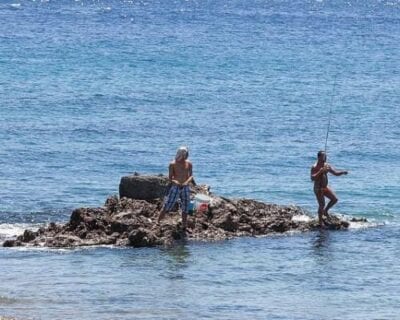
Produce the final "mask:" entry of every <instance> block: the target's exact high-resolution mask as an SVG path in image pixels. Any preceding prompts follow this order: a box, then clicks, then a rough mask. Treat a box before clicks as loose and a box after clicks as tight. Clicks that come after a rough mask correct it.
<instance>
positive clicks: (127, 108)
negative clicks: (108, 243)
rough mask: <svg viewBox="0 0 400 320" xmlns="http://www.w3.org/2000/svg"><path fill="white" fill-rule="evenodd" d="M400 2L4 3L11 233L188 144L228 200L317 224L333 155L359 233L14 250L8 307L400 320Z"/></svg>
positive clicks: (41, 311)
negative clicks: (325, 161)
mask: <svg viewBox="0 0 400 320" xmlns="http://www.w3.org/2000/svg"><path fill="white" fill-rule="evenodd" d="M399 9H400V2H398V1H373V0H367V1H363V2H358V1H335V2H333V1H290V2H289V1H268V2H266V1H257V0H250V1H238V0H234V1H194V0H188V1H173V2H171V1H167V2H165V1H144V0H143V1H74V2H72V1H2V2H1V3H0V21H1V24H0V97H1V98H0V119H1V122H0V139H1V142H2V143H1V146H0V155H1V156H0V175H1V177H2V188H1V189H0V241H3V240H4V239H6V238H10V237H14V236H15V235H17V234H19V233H21V232H22V231H23V230H24V229H25V228H27V227H29V228H37V227H39V226H41V225H43V224H46V223H49V222H50V221H57V222H64V221H67V220H68V218H69V215H70V213H71V210H72V209H73V208H75V207H79V206H100V205H102V204H103V203H104V200H105V198H106V197H107V196H108V195H110V194H114V193H117V192H118V183H119V179H120V177H121V176H123V175H126V174H128V173H132V172H134V171H138V172H142V173H152V174H154V173H157V174H158V173H160V172H162V173H165V174H166V173H167V165H168V162H169V161H170V160H171V159H172V157H173V156H174V153H175V150H176V148H177V147H178V146H179V145H181V144H185V145H188V146H189V148H190V152H191V160H192V161H193V164H194V171H195V176H196V180H197V181H198V182H199V183H207V184H209V185H211V186H212V191H214V192H215V193H218V194H221V195H225V196H229V197H249V198H255V199H259V200H262V201H266V202H273V203H279V204H298V205H301V206H303V207H304V208H305V209H306V210H308V211H309V212H310V214H315V210H316V203H315V199H314V195H313V192H312V184H311V183H310V181H309V169H310V166H311V164H312V163H313V162H314V161H315V155H316V152H317V151H318V150H319V149H321V148H323V147H324V144H325V135H326V130H327V124H328V118H329V110H330V108H332V118H331V130H330V133H329V140H328V156H329V160H330V161H331V162H332V164H333V165H334V166H336V167H338V168H345V169H348V170H349V171H350V174H349V175H348V176H346V177H339V178H336V177H333V178H331V184H332V186H333V188H334V189H335V190H336V191H337V193H338V196H339V199H340V202H339V203H338V205H337V206H336V207H335V208H334V212H336V213H340V214H343V215H345V216H364V217H367V218H368V219H369V221H370V222H371V224H368V225H367V226H363V225H353V228H352V229H351V230H350V231H348V232H328V233H327V232H323V233H310V234H293V235H287V236H276V237H275V236H274V237H266V238H257V239H248V238H246V239H237V240H234V241H226V242H217V243H211V244H205V243H186V244H182V245H181V246H178V247H176V248H170V249H141V250H136V249H127V248H125V249H117V248H103V247H101V248H91V249H82V250H47V249H40V250H32V249H0V259H1V263H0V281H1V283H2V286H1V287H0V316H1V315H8V316H15V317H17V318H21V319H54V318H56V319H57V318H60V319H69V318H71V319H72V318H77V317H79V318H80V319H93V318H98V319H109V318H110V317H111V318H113V319H132V318H138V319H143V318H149V319H150V318H152V319H154V318H157V319H199V318H209V319H239V318H245V317H247V318H251V319H266V318H268V319H321V318H326V319H394V318H396V317H397V313H398V305H400V304H399V299H398V298H397V297H398V296H399V295H398V289H397V288H398V287H399V274H398V271H397V269H398V268H396V266H397V260H398V249H397V248H399V247H400V246H399V244H400V243H399V229H398V227H399V222H400V215H399V210H398V199H399V198H400V186H399V181H400V169H399V166H398V165H397V163H398V160H397V159H398V158H399V157H400V153H399V150H400V148H399V147H400V144H399V134H400V128H399V125H398V124H399V122H400V108H399V105H400V96H399V94H398V92H397V91H398V90H397V88H398V87H399V85H400V76H399V74H400V73H399V65H400V58H399V55H398V52H399V43H400V30H399V28H398V25H399V19H400V10H399Z"/></svg>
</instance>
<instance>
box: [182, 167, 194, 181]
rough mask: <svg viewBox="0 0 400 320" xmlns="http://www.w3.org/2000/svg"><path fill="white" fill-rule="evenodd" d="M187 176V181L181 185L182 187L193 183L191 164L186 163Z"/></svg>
mask: <svg viewBox="0 0 400 320" xmlns="http://www.w3.org/2000/svg"><path fill="white" fill-rule="evenodd" d="M188 176H189V177H188V178H187V180H186V181H185V182H184V183H183V185H184V186H186V185H188V184H189V183H190V181H193V165H192V163H191V162H188Z"/></svg>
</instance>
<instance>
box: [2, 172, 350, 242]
mask: <svg viewBox="0 0 400 320" xmlns="http://www.w3.org/2000/svg"><path fill="white" fill-rule="evenodd" d="M159 178H160V179H159ZM161 178H162V177H140V176H130V178H129V182H127V181H128V180H126V177H124V178H122V180H121V185H124V188H127V187H126V186H127V184H129V186H130V187H129V188H131V189H140V190H130V193H129V195H131V196H132V197H138V198H132V197H126V196H124V197H117V196H112V197H109V198H108V199H107V200H106V202H105V205H104V207H100V208H79V209H76V210H74V211H73V212H72V214H71V217H70V220H69V222H67V223H66V224H63V225H61V224H55V223H50V224H49V225H48V226H47V227H43V228H40V229H39V230H37V231H30V230H26V231H25V232H24V233H23V234H22V235H21V236H19V237H17V239H15V240H7V241H6V242H4V244H3V246H9V247H10V246H46V247H75V246H90V245H117V246H133V247H152V246H159V245H171V244H173V243H174V242H176V241H181V240H187V239H189V240H199V241H213V240H224V239H231V238H234V237H240V236H262V235H268V234H276V233H285V232H289V231H301V232H304V231H309V230H315V229H318V228H319V225H318V222H317V221H316V220H315V219H311V217H308V216H307V214H306V213H305V212H304V210H302V209H301V208H300V207H297V206H279V205H275V204H268V203H263V202H260V201H256V200H250V199H228V198H224V197H218V196H215V195H210V197H211V199H212V201H211V203H210V204H209V206H208V210H207V211H205V212H197V213H195V214H193V215H190V216H189V217H188V225H187V229H186V230H182V228H181V216H180V214H179V213H178V211H175V212H171V213H169V214H167V216H166V218H165V219H164V220H163V221H161V223H157V217H158V213H159V210H160V209H161V206H162V199H160V197H159V195H160V194H161V193H162V195H164V193H165V189H164V190H163V191H162V192H161V190H162V188H164V187H165V184H164V183H165V182H164V180H163V179H164V178H163V179H161ZM156 181H159V182H156ZM149 185H151V186H153V187H149ZM155 185H158V187H154V186H155ZM129 188H128V189H129ZM208 189H209V188H208V187H207V186H196V187H194V188H193V190H194V193H207V192H208ZM120 190H121V189H120ZM127 194H128V193H121V195H127ZM326 225H327V228H329V229H332V230H340V229H346V228H348V226H349V223H348V222H347V221H344V220H342V219H339V218H338V217H335V216H330V218H329V221H326Z"/></svg>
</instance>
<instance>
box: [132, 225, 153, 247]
mask: <svg viewBox="0 0 400 320" xmlns="http://www.w3.org/2000/svg"><path fill="white" fill-rule="evenodd" d="M128 239H129V244H130V245H131V246H133V247H136V248H139V247H154V246H156V245H157V244H160V242H159V241H158V239H157V237H156V236H155V235H154V233H153V232H151V231H150V230H147V229H144V228H138V229H136V230H133V231H132V232H131V233H130V234H129V237H128Z"/></svg>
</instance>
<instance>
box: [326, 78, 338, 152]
mask: <svg viewBox="0 0 400 320" xmlns="http://www.w3.org/2000/svg"><path fill="white" fill-rule="evenodd" d="M336 78H337V74H336V75H335V78H334V81H333V90H332V96H331V103H330V107H329V116H328V128H327V130H326V137H325V154H326V149H327V147H328V137H329V131H330V130H331V118H332V106H333V100H334V98H335V92H336Z"/></svg>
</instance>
